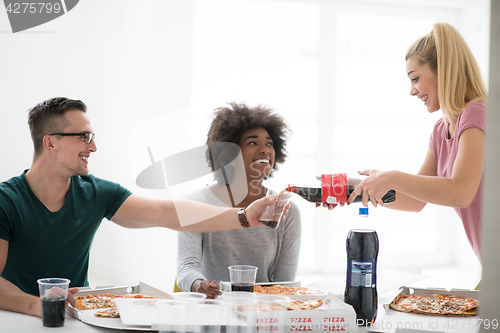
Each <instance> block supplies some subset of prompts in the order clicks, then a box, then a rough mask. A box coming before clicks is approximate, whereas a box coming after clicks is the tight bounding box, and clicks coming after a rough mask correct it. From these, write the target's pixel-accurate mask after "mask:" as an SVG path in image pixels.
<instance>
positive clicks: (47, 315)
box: [42, 297, 66, 327]
mask: <svg viewBox="0 0 500 333" xmlns="http://www.w3.org/2000/svg"><path fill="white" fill-rule="evenodd" d="M65 316H66V299H54V298H50V297H46V298H45V297H42V323H43V326H45V327H61V326H63V325H64V318H65Z"/></svg>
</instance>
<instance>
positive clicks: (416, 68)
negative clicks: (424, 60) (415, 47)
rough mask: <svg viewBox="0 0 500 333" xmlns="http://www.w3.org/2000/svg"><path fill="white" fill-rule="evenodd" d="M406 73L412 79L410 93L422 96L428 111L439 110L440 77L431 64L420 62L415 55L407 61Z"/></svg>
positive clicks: (421, 98)
mask: <svg viewBox="0 0 500 333" xmlns="http://www.w3.org/2000/svg"><path fill="white" fill-rule="evenodd" d="M406 73H407V74H408V78H409V79H410V80H411V90H410V95H412V96H416V97H418V98H420V100H422V101H423V102H424V104H425V106H426V107H427V111H429V112H435V111H437V110H439V109H440V106H439V99H438V77H437V74H436V73H435V72H434V71H433V70H431V69H430V67H429V65H428V64H420V60H419V58H418V57H417V56H413V57H411V58H408V60H407V61H406Z"/></svg>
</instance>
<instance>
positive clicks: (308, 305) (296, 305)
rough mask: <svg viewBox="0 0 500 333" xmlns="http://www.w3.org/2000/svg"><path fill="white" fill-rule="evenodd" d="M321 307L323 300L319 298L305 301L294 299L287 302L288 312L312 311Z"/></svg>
mask: <svg viewBox="0 0 500 333" xmlns="http://www.w3.org/2000/svg"><path fill="white" fill-rule="evenodd" d="M322 305H323V300H322V299H321V298H318V299H307V300H299V299H294V300H291V301H290V302H288V310H312V309H316V308H319V307H320V306H322Z"/></svg>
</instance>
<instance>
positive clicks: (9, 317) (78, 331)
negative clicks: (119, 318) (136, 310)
mask: <svg viewBox="0 0 500 333" xmlns="http://www.w3.org/2000/svg"><path fill="white" fill-rule="evenodd" d="M38 332H52V333H70V332H71V333H112V332H116V333H120V332H136V333H137V332H138V331H125V330H120V331H117V330H112V329H108V328H102V327H96V326H92V325H87V324H85V323H82V322H81V321H79V320H78V319H75V318H73V317H71V315H69V314H66V321H65V322H64V326H63V327H56V328H52V327H43V325H42V318H38V317H34V316H28V315H25V314H21V313H15V312H10V311H2V310H0V333H38Z"/></svg>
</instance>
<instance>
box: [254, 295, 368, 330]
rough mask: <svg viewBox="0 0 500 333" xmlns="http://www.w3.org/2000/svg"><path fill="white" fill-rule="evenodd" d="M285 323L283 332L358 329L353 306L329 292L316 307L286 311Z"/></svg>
mask: <svg viewBox="0 0 500 333" xmlns="http://www.w3.org/2000/svg"><path fill="white" fill-rule="evenodd" d="M303 296H306V295H303ZM286 323H287V326H286V327H285V333H286V332H301V331H307V332H340V331H341V332H356V331H357V329H358V326H357V324H356V312H355V311H354V308H353V307H352V306H351V305H349V304H347V303H345V302H343V301H342V300H341V299H340V298H338V297H337V296H334V295H333V294H331V293H328V294H327V298H326V299H324V304H323V305H322V306H320V307H319V308H317V309H314V310H298V311H297V310H295V311H287V312H286ZM257 330H258V329H257Z"/></svg>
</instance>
